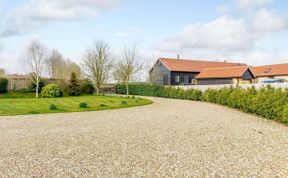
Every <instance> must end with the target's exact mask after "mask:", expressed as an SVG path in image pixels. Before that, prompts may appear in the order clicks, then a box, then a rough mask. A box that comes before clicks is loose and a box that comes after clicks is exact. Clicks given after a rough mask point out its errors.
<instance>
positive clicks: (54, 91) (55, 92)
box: [41, 84, 63, 98]
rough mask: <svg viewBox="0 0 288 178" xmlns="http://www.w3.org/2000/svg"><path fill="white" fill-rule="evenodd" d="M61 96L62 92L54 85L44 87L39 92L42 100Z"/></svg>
mask: <svg viewBox="0 0 288 178" xmlns="http://www.w3.org/2000/svg"><path fill="white" fill-rule="evenodd" d="M61 95H63V92H61V90H60V88H59V86H58V85H55V84H49V85H46V86H45V87H43V89H42V92H41V96H42V97H43V98H56V97H61Z"/></svg>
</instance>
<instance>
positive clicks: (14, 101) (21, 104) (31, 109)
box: [0, 94, 152, 116]
mask: <svg viewBox="0 0 288 178" xmlns="http://www.w3.org/2000/svg"><path fill="white" fill-rule="evenodd" d="M11 96H12V95H11V94H9V97H7V95H6V97H3V95H2V97H0V116H8V115H9V116H12V115H28V114H43V113H64V112H81V111H98V110H107V109H117V108H127V107H133V106H142V105H147V104H151V103H152V101H150V100H148V99H143V98H134V99H133V98H126V97H117V96H93V95H90V96H79V97H63V98H39V99H35V98H31V97H30V98H28V97H27V98H21V97H20V96H19V95H18V97H16V96H15V95H13V96H15V97H14V98H13V97H11ZM80 103H87V104H88V105H89V107H88V108H80V107H79V104H80ZM123 103H126V104H123ZM51 104H54V105H56V106H57V109H56V110H50V109H49V106H50V105H51Z"/></svg>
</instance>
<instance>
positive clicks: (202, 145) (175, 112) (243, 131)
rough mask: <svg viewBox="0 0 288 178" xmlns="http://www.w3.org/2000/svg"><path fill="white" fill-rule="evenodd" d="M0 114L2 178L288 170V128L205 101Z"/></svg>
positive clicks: (265, 174)
mask: <svg viewBox="0 0 288 178" xmlns="http://www.w3.org/2000/svg"><path fill="white" fill-rule="evenodd" d="M151 99H152V100H153V101H154V104H152V105H148V106H143V107H136V108H129V109H120V110H110V111H98V112H86V113H68V114H67V113H65V114H51V115H35V116H14V117H0V135H1V137H0V177H140V176H144V177H187V176H193V175H194V176H205V177H206V176H212V177H218V176H219V177H221V176H225V177H226V176H231V177H235V176H239V177H241V176H243V177H247V176H250V177H251V176H255V177H256V176H257V177H276V176H279V177H287V176H288V127H286V126H283V125H280V124H277V123H274V122H270V121H267V120H264V119H259V118H257V117H255V116H251V115H248V114H244V113H241V112H238V111H234V110H231V109H228V108H225V107H222V106H217V105H213V104H208V103H201V102H192V101H181V100H171V99H161V98H157V99H156V98H151Z"/></svg>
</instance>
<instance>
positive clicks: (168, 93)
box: [116, 84, 202, 101]
mask: <svg viewBox="0 0 288 178" xmlns="http://www.w3.org/2000/svg"><path fill="white" fill-rule="evenodd" d="M116 92H117V93H118V94H126V87H125V85H117V86H116ZM129 94H130V95H141V96H156V97H165V98H175V99H187V100H195V101H200V100H201V98H202V92H201V91H199V90H194V89H189V90H183V89H176V88H172V87H164V86H160V85H151V84H130V85H129Z"/></svg>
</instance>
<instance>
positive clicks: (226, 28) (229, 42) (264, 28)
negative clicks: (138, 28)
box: [153, 0, 288, 65]
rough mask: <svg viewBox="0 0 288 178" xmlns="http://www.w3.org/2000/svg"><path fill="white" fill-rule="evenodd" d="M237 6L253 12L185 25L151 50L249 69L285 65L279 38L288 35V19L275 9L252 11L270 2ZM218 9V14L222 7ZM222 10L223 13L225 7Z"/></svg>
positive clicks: (287, 59)
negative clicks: (218, 61) (239, 64)
mask: <svg viewBox="0 0 288 178" xmlns="http://www.w3.org/2000/svg"><path fill="white" fill-rule="evenodd" d="M237 2H238V3H239V7H242V8H244V7H245V8H252V11H250V12H249V13H245V14H243V13H241V12H240V13H236V14H237V16H235V13H233V14H231V16H229V15H230V14H229V13H228V14H226V15H225V16H222V17H219V18H216V19H215V20H212V21H210V22H206V23H201V24H191V25H187V26H186V27H184V28H183V29H182V30H181V31H180V32H178V33H176V34H174V35H171V36H170V37H169V36H168V37H166V38H164V39H163V40H161V41H160V42H157V43H156V45H154V46H153V48H156V50H158V51H160V54H164V55H165V54H167V55H170V54H171V55H172V56H173V55H174V56H176V54H178V53H180V54H181V56H183V57H187V58H200V59H201V58H202V59H203V58H204V59H213V60H215V59H216V60H217V59H223V60H228V61H229V60H230V61H234V62H245V63H248V64H251V65H261V64H262V65H264V64H266V63H276V62H277V61H278V62H288V52H287V51H286V52H283V46H281V45H286V43H284V42H283V40H285V39H283V36H282V38H281V35H283V34H284V35H285V32H288V20H287V17H285V16H283V15H282V14H280V13H279V12H278V11H277V10H275V9H267V8H263V7H261V8H254V9H253V7H256V6H257V7H260V6H264V5H265V4H268V3H270V2H272V0H249V1H245V0H242V1H240V0H238V1H237ZM219 7H220V8H219ZM217 9H218V10H219V9H220V10H221V6H218V8H217ZM222 10H224V11H225V8H224V6H223V9H222ZM224 11H223V13H225V12H224ZM231 13H232V11H231ZM232 15H233V16H232ZM286 34H287V33H286ZM280 43H281V44H280Z"/></svg>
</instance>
